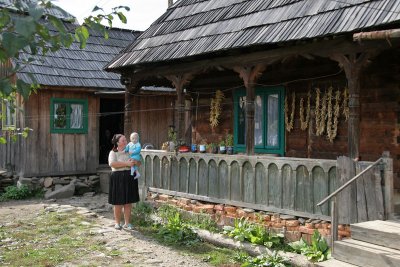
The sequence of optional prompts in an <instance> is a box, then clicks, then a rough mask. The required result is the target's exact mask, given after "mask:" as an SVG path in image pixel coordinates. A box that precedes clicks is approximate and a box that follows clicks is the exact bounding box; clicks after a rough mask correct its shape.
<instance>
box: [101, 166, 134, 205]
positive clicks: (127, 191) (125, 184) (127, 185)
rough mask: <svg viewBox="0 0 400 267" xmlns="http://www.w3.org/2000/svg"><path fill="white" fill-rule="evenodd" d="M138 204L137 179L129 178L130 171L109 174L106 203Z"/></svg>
mask: <svg viewBox="0 0 400 267" xmlns="http://www.w3.org/2000/svg"><path fill="white" fill-rule="evenodd" d="M136 202H139V186H138V179H134V178H133V176H131V171H130V170H127V171H115V172H111V175H110V184H109V188H108V203H110V204H112V205H124V204H130V203H136Z"/></svg>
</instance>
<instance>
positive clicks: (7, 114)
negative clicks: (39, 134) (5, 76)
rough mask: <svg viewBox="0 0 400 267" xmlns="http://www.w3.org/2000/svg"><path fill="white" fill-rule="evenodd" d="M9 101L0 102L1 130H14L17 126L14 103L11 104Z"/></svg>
mask: <svg viewBox="0 0 400 267" xmlns="http://www.w3.org/2000/svg"><path fill="white" fill-rule="evenodd" d="M9 101H10V100H6V99H4V100H3V101H2V108H1V111H2V116H1V117H2V120H1V125H2V129H3V130H15V128H16V126H17V120H16V115H15V102H14V104H12V103H10V102H9Z"/></svg>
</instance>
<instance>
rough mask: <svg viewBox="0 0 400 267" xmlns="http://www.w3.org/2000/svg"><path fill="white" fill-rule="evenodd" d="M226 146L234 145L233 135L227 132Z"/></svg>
mask: <svg viewBox="0 0 400 267" xmlns="http://www.w3.org/2000/svg"><path fill="white" fill-rule="evenodd" d="M225 143H226V146H233V135H232V134H227V135H226V138H225Z"/></svg>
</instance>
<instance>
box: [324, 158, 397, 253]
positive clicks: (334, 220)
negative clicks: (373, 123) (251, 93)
mask: <svg viewBox="0 0 400 267" xmlns="http://www.w3.org/2000/svg"><path fill="white" fill-rule="evenodd" d="M350 161H351V160H350ZM379 164H381V165H383V168H382V171H383V176H384V177H383V178H384V190H383V191H384V192H383V199H381V200H382V203H381V204H382V205H379V204H380V203H379V202H380V201H379V199H374V201H376V203H374V204H375V205H376V207H378V209H379V207H382V208H383V209H384V210H383V212H384V216H383V217H382V218H380V219H388V218H390V216H391V214H392V213H393V199H392V198H393V170H392V164H393V163H392V160H391V159H390V158H389V154H388V153H387V152H384V153H383V157H381V158H379V159H378V160H377V161H375V162H373V163H372V164H370V165H369V166H368V167H366V168H365V169H364V170H362V171H361V172H359V173H358V174H357V175H355V176H354V177H353V178H351V179H350V180H348V181H347V182H346V183H344V184H343V185H342V186H340V187H339V188H338V189H336V190H335V191H334V192H332V193H331V194H330V195H329V196H327V197H325V198H324V199H323V200H322V201H320V202H319V203H318V204H317V206H323V205H325V204H326V203H327V202H328V200H331V235H332V238H331V248H332V252H333V250H334V242H335V241H336V240H338V225H339V207H338V199H337V197H338V194H339V193H341V192H342V191H343V190H345V189H347V188H348V187H349V186H350V185H351V184H353V183H354V182H356V181H357V180H358V179H360V178H363V177H364V175H365V174H366V173H367V172H370V171H371V169H372V168H373V167H375V166H377V165H379ZM377 181H378V182H380V179H378V180H377ZM378 193H379V192H378ZM379 195H380V193H379ZM358 199H359V198H356V199H352V201H356V200H358ZM345 207H349V206H347V205H346V206H345ZM370 208H371V207H370ZM374 212H376V211H374ZM357 213H358V211H357ZM367 219H368V217H367Z"/></svg>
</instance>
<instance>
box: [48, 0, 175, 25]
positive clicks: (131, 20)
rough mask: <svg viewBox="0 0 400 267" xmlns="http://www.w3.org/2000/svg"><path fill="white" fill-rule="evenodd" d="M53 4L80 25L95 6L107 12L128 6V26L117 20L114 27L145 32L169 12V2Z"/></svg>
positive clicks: (74, 0)
mask: <svg viewBox="0 0 400 267" xmlns="http://www.w3.org/2000/svg"><path fill="white" fill-rule="evenodd" d="M53 4H55V5H57V6H59V7H61V8H62V9H64V10H65V11H67V12H68V13H70V14H72V15H74V16H75V17H76V18H77V19H78V21H79V22H80V23H81V22H82V20H83V18H84V17H87V16H89V15H90V14H91V11H92V10H93V8H94V7H95V6H98V7H101V8H103V9H104V11H105V12H110V11H111V8H113V7H117V6H128V7H130V11H124V14H125V16H126V18H127V24H123V23H121V22H120V21H119V19H118V18H115V19H114V21H113V27H117V28H123V29H130V30H140V31H144V30H146V29H147V28H148V27H149V26H150V25H151V23H152V22H153V21H155V20H156V19H157V18H159V17H160V16H161V15H162V14H163V13H164V12H165V11H166V10H167V7H168V0H54V1H53Z"/></svg>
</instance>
